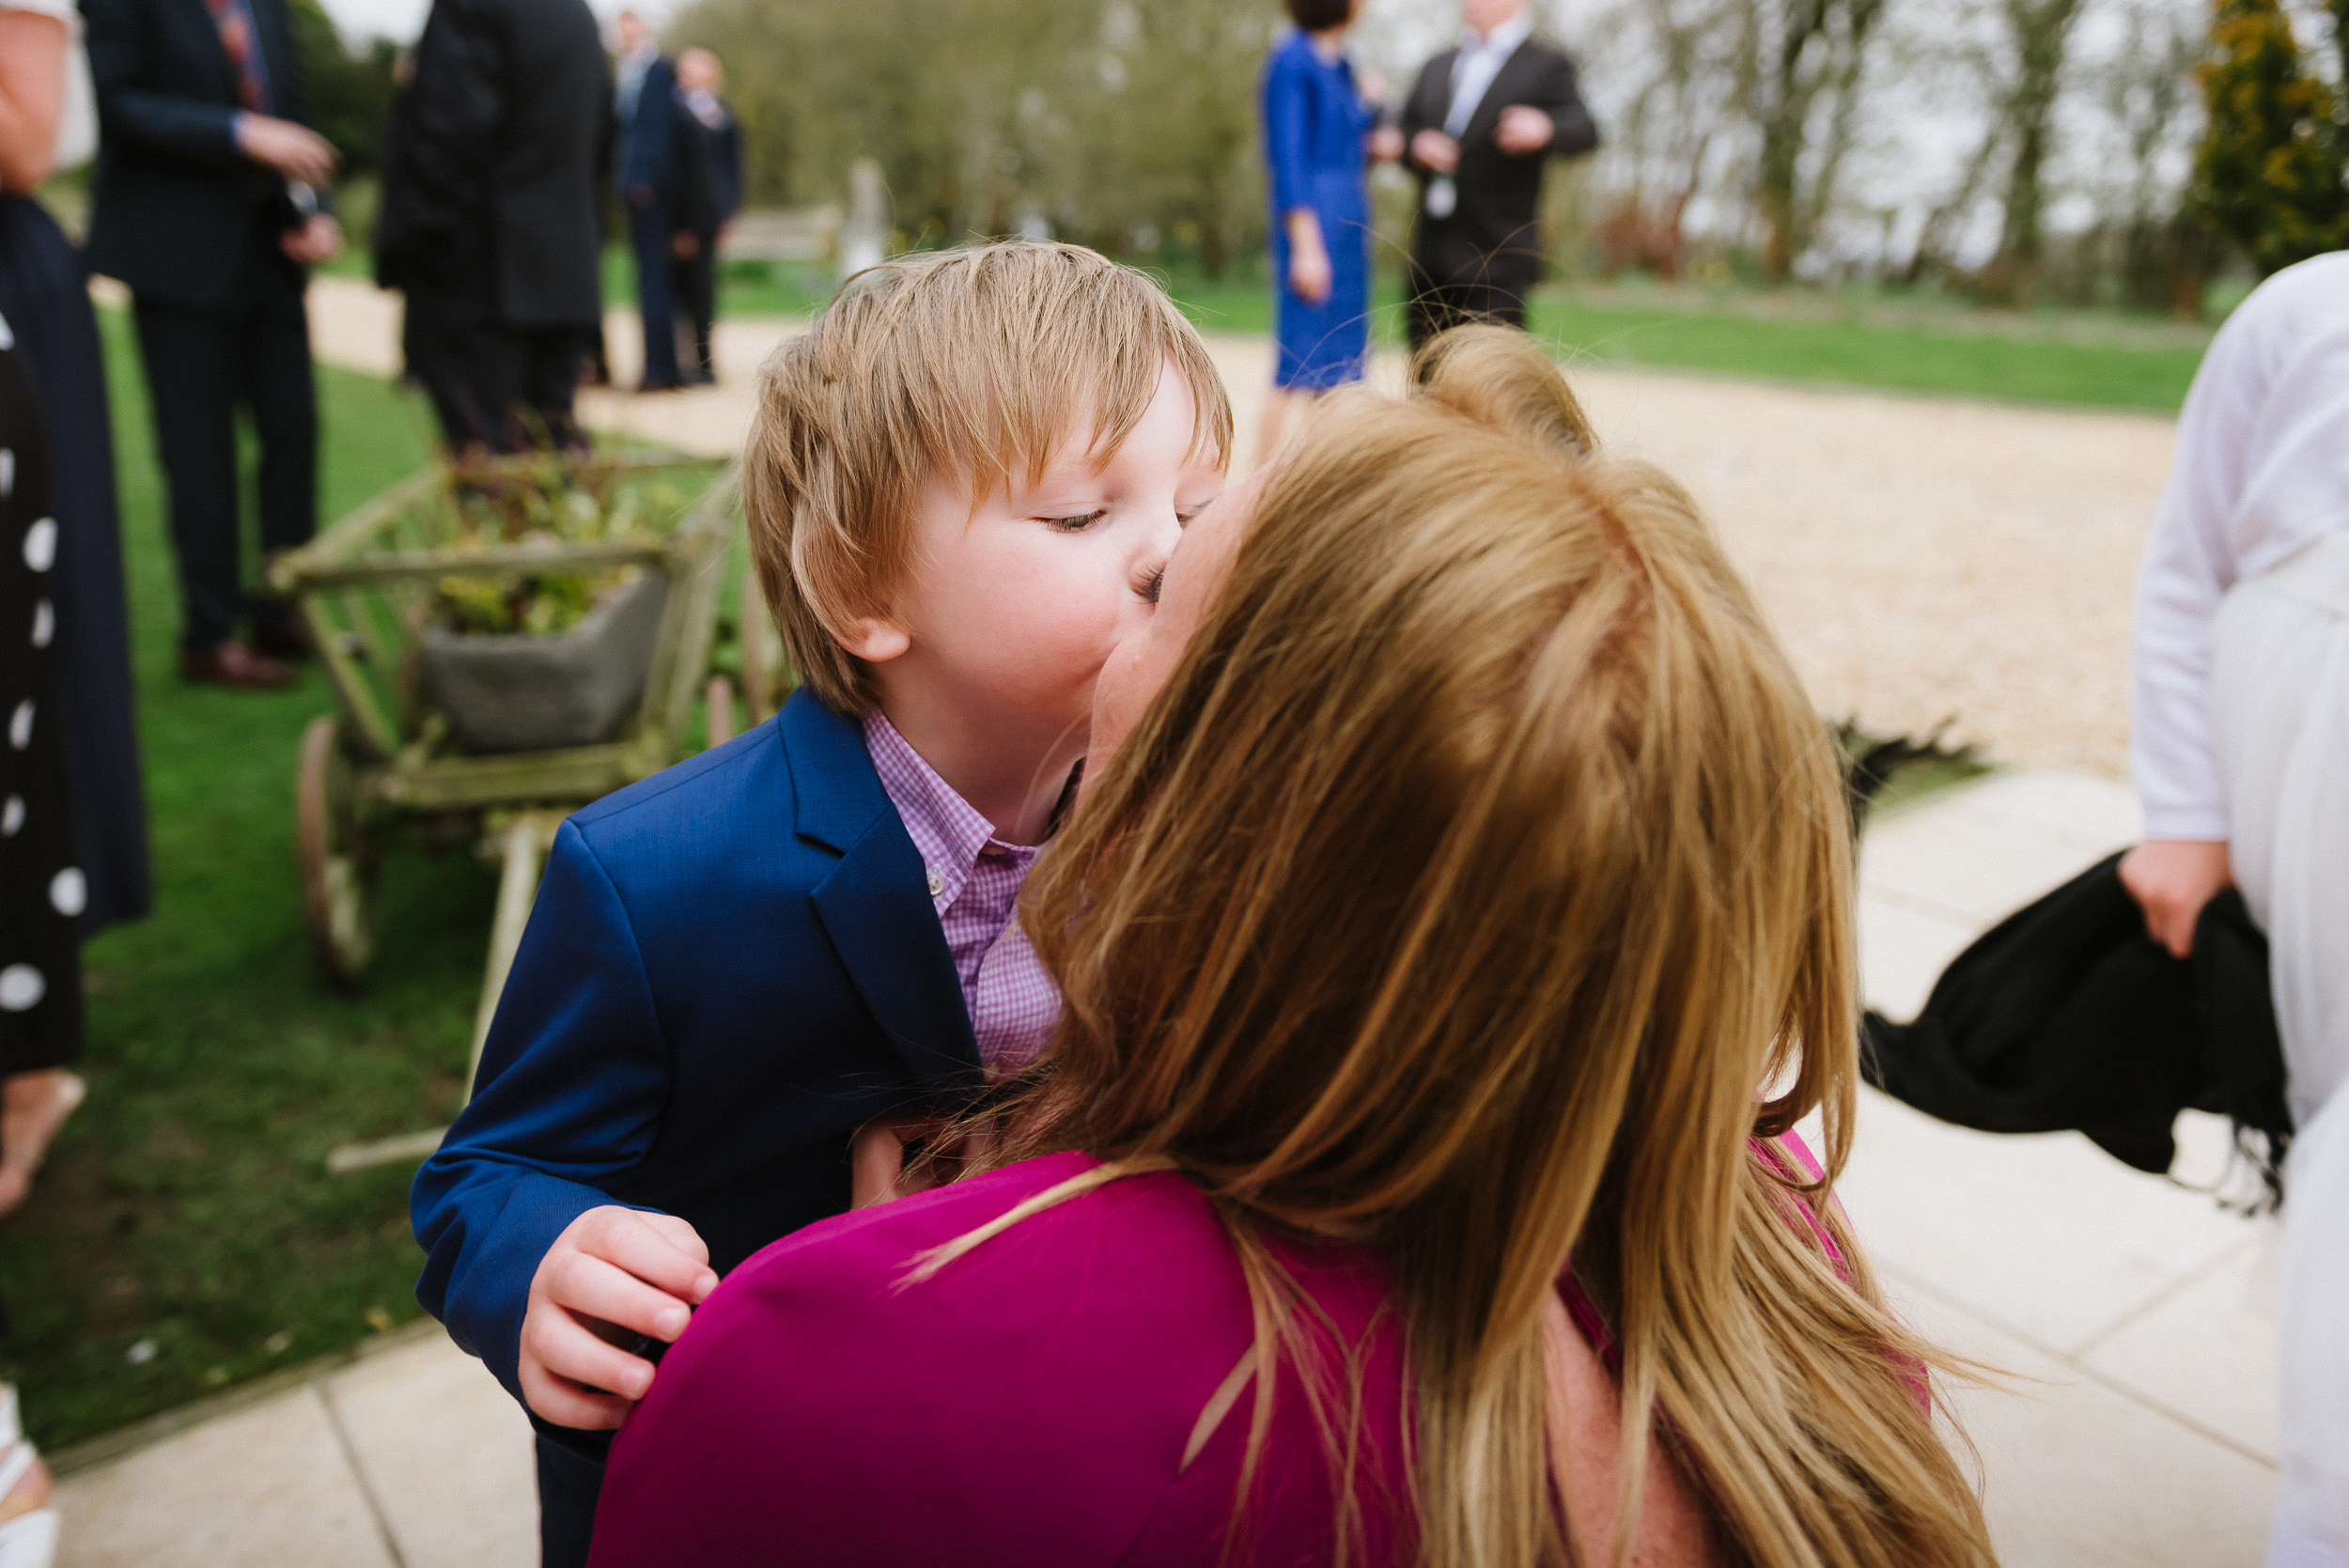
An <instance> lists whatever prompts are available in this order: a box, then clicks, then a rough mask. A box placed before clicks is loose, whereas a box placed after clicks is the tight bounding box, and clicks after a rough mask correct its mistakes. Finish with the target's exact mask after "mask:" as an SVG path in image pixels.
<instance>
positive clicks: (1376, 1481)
mask: <svg viewBox="0 0 2349 1568" xmlns="http://www.w3.org/2000/svg"><path fill="white" fill-rule="evenodd" d="M1094 1164H1095V1161H1093V1160H1092V1159H1090V1158H1088V1157H1084V1156H1082V1155H1073V1154H1071V1155H1054V1156H1051V1157H1047V1158H1044V1159H1036V1160H1030V1161H1027V1162H1026V1163H1024V1164H1020V1165H1015V1166H1011V1167H1009V1168H1007V1169H1005V1170H1003V1171H998V1172H994V1173H992V1174H990V1175H988V1176H983V1177H980V1178H978V1179H976V1180H973V1181H968V1182H962V1183H958V1184H957V1185H955V1186H952V1187H948V1188H941V1189H940V1190H938V1191H935V1192H930V1193H926V1194H924V1195H922V1196H920V1197H917V1198H910V1199H907V1200H904V1201H902V1202H899V1203H888V1204H884V1205H882V1206H880V1207H878V1208H870V1209H864V1210H862V1211H860V1212H858V1213H854V1214H848V1215H843V1216H841V1217H839V1218H838V1219H828V1220H825V1221H823V1222H821V1223H819V1224H816V1225H811V1226H809V1227H808V1228H807V1229H806V1230H804V1231H801V1232H799V1233H798V1234H794V1235H791V1236H787V1237H786V1238H785V1239H784V1240H782V1241H779V1242H776V1243H775V1244H774V1245H773V1246H771V1247H770V1248H768V1249H767V1250H764V1251H762V1252H760V1253H758V1254H757V1255H756V1256H754V1257H753V1258H752V1259H751V1260H750V1261H748V1262H747V1263H745V1264H743V1265H741V1266H740V1267H739V1268H738V1269H736V1270H735V1271H734V1273H733V1274H732V1275H730V1276H728V1278H727V1279H726V1281H725V1282H724V1283H723V1285H721V1286H720V1287H719V1289H718V1292H717V1294H716V1295H714V1296H711V1297H710V1298H709V1300H708V1303H707V1304H705V1305H704V1306H703V1307H702V1309H701V1311H700V1312H698V1313H696V1314H695V1317H694V1321H693V1326H692V1329H691V1330H690V1331H689V1332H688V1333H687V1334H686V1335H685V1337H684V1338H683V1339H682V1340H680V1341H679V1342H678V1343H677V1346H676V1347H675V1348H674V1349H672V1350H671V1351H670V1352H669V1354H668V1357H667V1358H666V1359H665V1360H664V1361H663V1362H662V1364H661V1374H660V1375H659V1376H658V1377H657V1378H656V1379H655V1380H654V1383H653V1388H652V1391H651V1393H650V1394H649V1395H648V1396H647V1397H646V1400H645V1402H644V1404H643V1405H641V1406H639V1407H638V1409H637V1410H636V1412H635V1414H634V1415H633V1416H631V1417H630V1420H629V1421H628V1424H627V1425H626V1426H625V1427H624V1428H622V1430H621V1432H620V1435H619V1438H618V1440H617V1441H616V1442H615V1443H614V1446H613V1450H612V1463H611V1469H610V1471H609V1473H608V1475H607V1478H606V1480H605V1482H604V1486H603V1500H602V1505H601V1507H600V1509H599V1512H598V1514H597V1516H596V1542H595V1554H594V1557H593V1559H592V1562H593V1564H594V1565H595V1568H638V1565H643V1568H650V1565H653V1564H674V1563H680V1562H693V1563H726V1564H736V1565H745V1568H747V1565H753V1564H763V1563H772V1564H784V1563H792V1564H830V1563H842V1564H857V1565H859V1568H941V1565H942V1564H953V1565H954V1568H992V1565H996V1564H1001V1565H1003V1568H1015V1565H1016V1568H1036V1565H1039V1564H1050V1565H1051V1568H1092V1565H1099V1568H1110V1565H1112V1564H1127V1565H1133V1568H1150V1565H1168V1568H1172V1565H1175V1564H1202V1563H1215V1562H1220V1561H1221V1562H1229V1563H1230V1564H1232V1565H1233V1568H1273V1565H1276V1564H1279V1565H1287V1564H1305V1563H1321V1562H1328V1561H1330V1560H1331V1558H1332V1552H1333V1540H1334V1536H1333V1525H1334V1520H1335V1517H1336V1514H1335V1509H1334V1506H1333V1502H1332V1496H1333V1493H1332V1487H1331V1482H1330V1470H1329V1466H1328V1462H1327V1460H1326V1459H1325V1457H1324V1448H1323V1445H1322V1442H1321V1439H1320V1437H1319V1436H1318V1435H1317V1434H1316V1432H1315V1428H1314V1425H1313V1422H1312V1415H1311V1412H1310V1410H1309V1408H1308V1407H1307V1405H1306V1404H1305V1402H1304V1400H1303V1398H1302V1396H1301V1395H1300V1394H1299V1385H1298V1380H1297V1379H1296V1377H1295V1376H1294V1375H1292V1374H1291V1373H1290V1370H1289V1369H1288V1368H1287V1367H1286V1366H1283V1368H1282V1369H1281V1372H1280V1374H1279V1375H1278V1376H1276V1377H1275V1379H1274V1385H1273V1386H1274V1390H1275V1397H1276V1406H1275V1415H1274V1421H1273V1425H1272V1430H1271V1434H1270V1440H1269V1442H1268V1444H1267V1445H1266V1448H1265V1451H1264V1453H1263V1456H1262V1460H1261V1462H1260V1466H1259V1469H1258V1473H1257V1476H1256V1478H1255V1481H1254V1482H1253V1483H1252V1491H1251V1494H1250V1506H1249V1507H1248V1509H1247V1511H1246V1514H1245V1515H1244V1523H1243V1525H1242V1527H1241V1529H1240V1533H1239V1535H1238V1538H1237V1541H1236V1542H1235V1543H1234V1544H1233V1545H1234V1549H1233V1551H1232V1553H1231V1555H1230V1556H1229V1557H1228V1558H1226V1557H1224V1556H1223V1555H1222V1554H1223V1552H1224V1548H1225V1539H1224V1537H1225V1532H1226V1530H1227V1529H1230V1528H1231V1527H1232V1525H1233V1522H1234V1518H1235V1497H1236V1487H1237V1481H1238V1477H1239V1473H1240V1466H1241V1460H1242V1457H1243V1454H1244V1452H1245V1450H1246V1447H1247V1440H1248V1432H1249V1425H1250V1421H1251V1417H1252V1412H1253V1408H1254V1399H1255V1390H1254V1388H1253V1386H1251V1387H1250V1388H1249V1389H1247V1390H1245V1391H1244V1392H1243V1393H1242V1394H1241V1396H1240V1398H1239V1400H1238V1401H1237V1404H1236V1405H1234V1406H1233V1407H1232V1410H1231V1413H1230V1414H1229V1415H1228V1416H1227V1417H1226V1418H1225V1419H1224V1420H1223V1421H1221V1423H1220V1424H1219V1425H1217V1426H1215V1427H1214V1428H1213V1432H1212V1436H1209V1437H1207V1438H1206V1443H1205V1446H1204V1447H1203V1448H1201V1449H1200V1450H1199V1452H1198V1453H1197V1455H1196V1457H1195V1458H1194V1459H1193V1460H1192V1461H1191V1463H1190V1465H1189V1466H1188V1467H1185V1466H1184V1464H1183V1455H1184V1452H1185V1450H1186V1448H1187V1447H1188V1446H1189V1445H1190V1442H1191V1440H1192V1436H1193V1433H1194V1431H1195V1429H1196V1428H1197V1427H1198V1426H1199V1424H1200V1418H1201V1414H1202V1412H1203V1411H1205V1410H1206V1408H1207V1406H1208V1405H1209V1403H1210V1402H1211V1401H1212V1400H1213V1398H1214V1396H1215V1394H1216V1391H1217V1389H1218V1388H1219V1387H1221V1385H1222V1384H1223V1382H1224V1381H1225V1379H1226V1378H1227V1377H1228V1376H1229V1375H1230V1374H1232V1372H1233V1369H1234V1368H1235V1367H1236V1366H1237V1364H1238V1363H1239V1360H1240V1358H1241V1357H1242V1355H1243V1354H1244V1353H1245V1352H1246V1351H1247V1350H1248V1348H1249V1346H1250V1345H1251V1343H1252V1328H1251V1323H1250V1315H1249V1305H1248V1293H1247V1288H1246V1286H1245V1284H1244V1282H1243V1281H1242V1280H1241V1277H1240V1270H1239V1264H1238V1261H1237V1256H1236V1255H1235V1253H1234V1251H1233V1250H1232V1246H1231V1243H1230V1241H1229V1240H1228V1239H1227V1238H1226V1236H1225V1235H1224V1234H1223V1231H1222V1229H1221V1227H1220V1226H1219V1225H1218V1223H1217V1222H1216V1219H1215V1216H1214V1214H1213V1212H1212V1211H1211V1210H1210V1209H1209V1207H1208V1205H1207V1203H1206V1200H1205V1199H1203V1198H1202V1197H1201V1196H1200V1195H1199V1193H1198V1191H1197V1190H1196V1189H1195V1188H1192V1187H1191V1186H1190V1183H1188V1182H1186V1181H1184V1180H1183V1179H1182V1178H1181V1177H1179V1176H1175V1175H1173V1174H1167V1173H1161V1174H1156V1175H1148V1176H1134V1177H1128V1178H1127V1179H1125V1180H1122V1181H1117V1182H1113V1183H1111V1184H1110V1185H1108V1186H1106V1187H1103V1188H1097V1189H1095V1190H1093V1191H1091V1192H1088V1193H1085V1194H1083V1195H1081V1196H1080V1197H1077V1198H1074V1199H1071V1200H1068V1201H1067V1202H1065V1203H1060V1204H1059V1205H1057V1206H1055V1207H1052V1208H1049V1209H1046V1210H1044V1211H1042V1212H1040V1213H1037V1214H1035V1215H1032V1216H1031V1217H1029V1218H1028V1219H1023V1220H1021V1221H1019V1223H1017V1224H1015V1225H1013V1226H1012V1227H1011V1228H1010V1229H1009V1230H1007V1231H1005V1232H1004V1233H1003V1234H1000V1235H998V1236H995V1237H994V1238H992V1239H990V1240H988V1241H987V1242H985V1243H983V1244H982V1245H980V1246H979V1247H978V1248H977V1249H976V1250H973V1251H972V1252H971V1253H969V1254H967V1255H965V1256H964V1257H961V1258H959V1259H957V1260H956V1261H955V1262H953V1263H951V1264H948V1265H946V1266H945V1268H944V1269H943V1270H941V1272H940V1273H939V1274H937V1275H936V1276H935V1277H933V1278H932V1279H929V1280H927V1281H922V1282H921V1283H918V1284H907V1283H903V1282H902V1281H904V1278H905V1275H906V1273H907V1271H908V1270H909V1268H910V1266H911V1265H912V1264H913V1262H914V1260H915V1259H916V1258H917V1257H918V1256H919V1255H920V1254H921V1253H923V1252H924V1251H925V1250H927V1249H930V1248H933V1247H937V1246H939V1245H941V1243H944V1242H948V1241H952V1240H954V1239H955V1238H956V1237H957V1236H960V1235H963V1234H967V1233H968V1232H970V1231H972V1230H974V1229H976V1228H978V1227H979V1226H981V1225H983V1224H985V1223H987V1222H988V1220H990V1219H995V1218H996V1217H997V1216H999V1215H1001V1214H1003V1212H1004V1211H1006V1210H1008V1209H1009V1208H1011V1207H1012V1206H1014V1205H1015V1204H1017V1203H1019V1202H1021V1201H1022V1200H1023V1199H1026V1198H1028V1197H1030V1196H1033V1195H1034V1194H1035V1193H1038V1192H1042V1191H1044V1190H1046V1189H1047V1188H1050V1187H1053V1186H1054V1185H1056V1184H1058V1183H1060V1182H1062V1181H1064V1180H1066V1179H1067V1178H1068V1177H1070V1176H1073V1175H1076V1174H1078V1173H1080V1172H1083V1171H1086V1170H1088V1169H1090V1168H1091V1167H1092V1166H1093V1165H1094ZM1278 1255H1279V1256H1280V1257H1281V1258H1282V1259H1283V1262H1284V1263H1285V1264H1286V1265H1288V1266H1289V1268H1290V1269H1291V1270H1292V1271H1293V1272H1294V1274H1295V1275H1296V1277H1297V1279H1298V1281H1299V1283H1300V1284H1301V1285H1302V1287H1303V1288H1304V1289H1305V1290H1306V1291H1307V1292H1308V1293H1309V1294H1310V1295H1311V1296H1312V1297H1313V1299H1314V1301H1315V1303H1316V1304H1317V1305H1318V1306H1319V1307H1320V1308H1321V1309H1322V1310H1323V1311H1325V1312H1328V1313H1329V1314H1330V1317H1331V1319H1332V1320H1333V1321H1334V1322H1335V1324H1336V1325H1337V1327H1338V1329H1339V1331H1340V1332H1342V1333H1343V1334H1345V1335H1346V1337H1347V1338H1348V1339H1349V1340H1351V1341H1354V1342H1356V1343H1360V1344H1361V1345H1362V1346H1363V1348H1364V1352H1365V1353H1364V1356H1363V1359H1362V1365H1363V1368H1364V1379H1365V1394H1366V1398H1365V1402H1364V1405H1363V1409H1364V1411H1365V1425H1364V1430H1365V1432H1366V1437H1367V1441H1366V1446H1365V1448H1364V1451H1363V1454H1362V1466H1361V1471H1360V1474H1361V1478H1362V1481H1363V1483H1364V1484H1363V1485H1362V1486H1361V1490H1360V1492H1359V1493H1358V1496H1360V1497H1361V1498H1363V1499H1364V1500H1363V1504H1362V1507H1361V1514H1360V1517H1361V1524H1362V1531H1361V1534H1358V1535H1357V1536H1356V1537H1355V1543H1354V1547H1353V1549H1352V1551H1351V1552H1350V1553H1349V1560H1350V1561H1352V1562H1353V1563H1356V1564H1359V1565H1361V1568H1386V1565H1393V1568H1406V1565H1408V1564H1409V1563H1411V1562H1413V1561H1414V1560H1416V1558H1417V1555H1418V1542H1417V1535H1416V1530H1415V1527H1414V1525H1413V1522H1412V1518H1411V1511H1410V1501H1409V1497H1410V1487H1409V1482H1408V1475H1407V1472H1406V1470H1405V1461H1404V1457H1403V1454H1404V1450H1403V1444H1402V1441H1401V1435H1402V1432H1403V1422H1404V1419H1405V1417H1404V1405H1405V1393H1404V1378H1403V1358H1402V1339H1401V1335H1400V1333H1399V1331H1398V1327H1397V1323H1396V1318H1395V1316H1394V1314H1393V1313H1392V1312H1380V1310H1379V1309H1380V1308H1381V1306H1382V1305H1383V1304H1384V1302H1385V1300H1386V1295H1387V1286H1388V1274H1387V1271H1386V1268H1385V1265H1383V1263H1381V1262H1380V1261H1379V1260H1378V1258H1377V1255H1376V1254H1375V1253H1373V1252H1372V1251H1370V1250H1367V1249H1364V1248H1360V1247H1350V1246H1339V1245H1321V1244H1313V1245H1308V1244H1295V1245H1284V1246H1282V1247H1280V1248H1279V1249H1278Z"/></svg>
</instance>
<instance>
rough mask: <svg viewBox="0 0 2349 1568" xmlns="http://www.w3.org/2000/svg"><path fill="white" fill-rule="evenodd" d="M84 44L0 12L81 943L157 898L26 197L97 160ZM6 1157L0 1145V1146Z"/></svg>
mask: <svg viewBox="0 0 2349 1568" xmlns="http://www.w3.org/2000/svg"><path fill="white" fill-rule="evenodd" d="M81 34H82V21H81V16H80V13H79V12H78V11H76V10H75V8H74V7H73V4H72V0H0V316H6V317H7V318H8V321H9V322H10V324H11V330H12V335H13V336H14V338H15V340H16V349H17V351H18V353H19V355H20V356H21V357H22V360H23V364H24V366H25V369H26V371H27V373H28V374H30V375H31V377H32V378H33V385H34V387H35V389H36V391H37V392H38V394H39V397H40V400H41V403H42V406H43V408H44V409H45V410H46V412H47V420H48V425H49V440H50V459H49V476H50V502H49V512H48V514H47V515H48V516H50V517H51V518H52V519H53V520H54V522H55V524H56V535H55V538H56V558H55V560H54V563H53V564H52V566H51V567H50V569H49V571H48V573H47V574H46V579H45V582H46V586H45V588H44V590H43V592H42V595H41V602H43V603H45V604H46V605H47V606H48V607H49V608H48V610H47V612H46V613H45V614H44V616H43V617H42V618H41V619H40V621H39V629H40V630H42V631H43V632H44V633H45V634H46V635H47V637H48V639H49V645H50V647H51V649H52V652H53V657H54V668H55V679H56V683H57V706H56V728H57V731H58V737H59V739H60V741H61V743H62V744H63V746H64V748H65V768H66V787H67V792H68V793H69V794H70V797H71V798H72V800H73V814H74V815H73V835H74V837H73V864H74V866H75V867H76V868H77V869H78V870H79V872H80V874H81V882H80V891H81V899H82V908H81V909H80V911H79V916H78V919H79V924H80V930H81V935H82V937H83V938H84V939H87V938H89V937H91V936H93V935H95V934H96V933H97V932H98V931H99V930H100V929H101V927H104V926H107V925H111V924H115V923H116V922H117V921H125V920H136V919H138V918H140V917H141V916H143V915H145V914H146V913H147V912H148V908H150V906H151V905H152V903H153V894H152V892H151V888H150V883H149V880H148V852H147V807H146V800H145V798H144V795H143V792H142V790H141V788H140V783H139V753H138V737H137V734H136V731H135V727H134V723H133V713H132V687H131V638H130V629H129V624H128V621H129V618H128V613H127V610H126V606H125V601H124V598H123V586H122V536H121V526H120V521H119V518H118V516H117V511H116V505H115V467H114V431H113V426H112V424H111V423H110V420H109V417H108V412H107V405H106V367H105V360H104V356H103V355H102V353H101V350H100V347H99V340H98V320H97V318H96V317H95V315H93V314H92V312H91V310H90V303H89V279H88V275H87V272H86V269H85V268H84V266H83V262H82V257H81V256H80V255H79V253H77V252H76V251H75V250H74V248H73V246H72V244H71V242H70V241H68V240H67V239H66V237H65V235H64V233H63V232H62V231H61V230H60V229H59V228H58V227H57V225H56V222H55V221H54V219H53V218H51V217H50V215H49V212H48V210H47V209H45V208H43V207H42V206H41V204H40V203H39V202H38V201H36V200H34V199H33V197H32V196H31V194H29V193H30V192H31V191H32V190H33V189H34V187H36V186H37V185H39V183H40V182H41V181H42V180H43V179H47V178H48V177H49V176H50V175H51V174H52V173H54V172H56V171H59V170H65V169H70V168H74V167H77V166H79V165H81V164H84V163H88V162H89V159H90V156H91V154H92V153H93V152H95V151H96V150H97V147H98V116H97V108H96V105H95V102H94V100H93V96H92V92H91V87H90V80H89V66H88V62H87V60H86V56H85V54H84V52H83V48H82V37H81ZM4 825H5V824H4V823H0V826H4ZM27 1094H31V1096H32V1105H33V1109H35V1110H38V1109H39V1105H40V1104H41V1103H42V1102H43V1101H45V1100H46V1098H47V1097H48V1092H45V1091H44V1092H39V1093H34V1092H32V1091H29V1090H27V1089H25V1088H22V1087H20V1089H19V1090H18V1091H17V1097H18V1100H19V1101H23V1100H24V1099H25V1097H26V1095H27ZM22 1109H23V1106H22V1105H20V1110H22ZM7 1142H8V1139H7V1135H6V1134H5V1132H0V1145H5V1144H6V1143H7ZM45 1142H46V1139H45V1137H39V1138H36V1137H33V1136H32V1135H31V1134H30V1133H27V1134H25V1135H24V1136H21V1137H19V1138H18V1139H17V1140H16V1144H15V1149H14V1151H13V1152H9V1151H8V1149H7V1148H5V1147H0V1211H4V1210H5V1209H6V1208H7V1207H8V1203H10V1202H12V1201H13V1199H12V1198H11V1197H10V1196H9V1194H10V1193H11V1192H13V1191H16V1190H18V1189H19V1188H20V1187H21V1181H22V1180H23V1179H29V1176H30V1173H31V1172H30V1165H27V1164H23V1163H22V1162H21V1161H20V1159H19V1156H23V1157H29V1159H30V1160H31V1162H32V1163H35V1164H37V1163H38V1162H39V1151H40V1148H41V1146H43V1145H44V1144H45Z"/></svg>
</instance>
